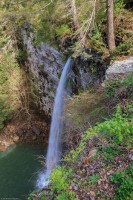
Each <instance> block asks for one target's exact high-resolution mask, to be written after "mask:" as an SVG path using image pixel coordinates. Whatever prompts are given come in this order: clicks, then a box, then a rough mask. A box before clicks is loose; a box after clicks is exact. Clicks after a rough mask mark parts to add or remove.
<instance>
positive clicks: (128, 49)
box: [112, 41, 133, 56]
mask: <svg viewBox="0 0 133 200" xmlns="http://www.w3.org/2000/svg"><path fill="white" fill-rule="evenodd" d="M132 52H133V43H132V41H124V42H122V43H120V44H119V45H118V46H117V47H116V49H115V50H113V51H112V56H113V55H115V56H116V55H117V56H118V55H125V56H126V55H131V54H132Z"/></svg>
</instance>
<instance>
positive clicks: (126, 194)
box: [110, 162, 133, 200]
mask: <svg viewBox="0 0 133 200" xmlns="http://www.w3.org/2000/svg"><path fill="white" fill-rule="evenodd" d="M110 180H111V182H112V183H114V184H116V186H117V189H116V192H115V197H114V199H115V200H123V199H124V200H131V199H133V162H132V163H131V164H130V166H129V168H128V169H127V170H124V171H120V172H116V173H115V174H114V175H113V176H111V177H110Z"/></svg>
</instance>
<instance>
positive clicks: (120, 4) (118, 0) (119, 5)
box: [114, 0, 125, 16]
mask: <svg viewBox="0 0 133 200" xmlns="http://www.w3.org/2000/svg"><path fill="white" fill-rule="evenodd" d="M124 6H125V3H124V0H114V13H115V15H116V16H117V15H119V14H120V13H121V10H122V9H123V8H124Z"/></svg>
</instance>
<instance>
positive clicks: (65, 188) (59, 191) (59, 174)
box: [51, 166, 76, 200]
mask: <svg viewBox="0 0 133 200" xmlns="http://www.w3.org/2000/svg"><path fill="white" fill-rule="evenodd" d="M71 174H72V170H71V169H69V170H67V169H66V167H65V166H62V167H58V168H57V169H54V170H53V172H52V175H51V184H52V185H51V190H52V195H53V194H54V193H56V198H55V199H56V200H76V198H75V194H74V192H73V191H71V190H70V189H69V186H70V184H71V181H70V180H69V177H70V175H71Z"/></svg>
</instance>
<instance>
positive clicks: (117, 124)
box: [95, 106, 133, 144]
mask: <svg viewBox="0 0 133 200" xmlns="http://www.w3.org/2000/svg"><path fill="white" fill-rule="evenodd" d="M95 130H96V131H97V132H100V133H102V134H103V135H105V136H107V137H110V136H112V137H113V139H114V141H115V142H116V143H117V144H120V143H122V142H124V143H125V144H129V143H130V142H132V141H131V136H132V135H133V123H132V122H131V121H130V120H128V118H127V117H126V116H125V115H123V114H122V111H121V108H120V106H117V111H116V113H115V114H114V116H113V118H112V119H110V120H107V121H105V122H103V123H101V124H99V125H97V127H96V128H95Z"/></svg>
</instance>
